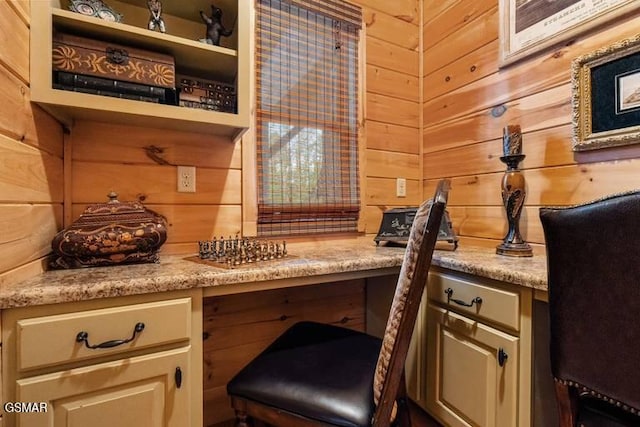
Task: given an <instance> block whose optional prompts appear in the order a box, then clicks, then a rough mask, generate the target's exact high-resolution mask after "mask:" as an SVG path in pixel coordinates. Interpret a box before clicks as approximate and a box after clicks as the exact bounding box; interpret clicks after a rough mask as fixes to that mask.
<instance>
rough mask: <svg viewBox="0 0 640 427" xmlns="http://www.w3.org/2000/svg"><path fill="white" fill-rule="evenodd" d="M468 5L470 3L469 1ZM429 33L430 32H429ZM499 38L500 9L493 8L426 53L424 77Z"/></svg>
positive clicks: (423, 58)
mask: <svg viewBox="0 0 640 427" xmlns="http://www.w3.org/2000/svg"><path fill="white" fill-rule="evenodd" d="M466 4H467V5H468V4H469V2H468V1H467V2H466ZM427 31H428V30H427ZM497 38H498V9H497V7H496V8H493V9H491V10H489V11H488V12H486V13H484V14H482V15H480V16H479V17H478V18H476V19H474V20H473V21H470V22H469V23H468V24H467V25H465V26H464V27H462V28H460V29H459V30H458V31H456V32H454V33H452V34H451V35H449V36H448V37H445V38H444V39H442V40H441V41H440V42H439V43H437V44H436V45H434V46H431V47H430V48H429V49H426V50H425V51H424V54H423V57H422V63H423V65H424V75H426V76H428V75H429V74H431V73H432V72H434V71H435V70H437V69H439V68H441V67H444V66H445V65H447V64H449V63H451V62H453V61H455V60H457V59H458V58H461V57H463V56H465V55H467V54H468V53H470V52H473V51H474V50H476V49H477V48H479V47H480V46H484V45H486V44H488V43H491V42H492V41H494V40H496V39H497Z"/></svg>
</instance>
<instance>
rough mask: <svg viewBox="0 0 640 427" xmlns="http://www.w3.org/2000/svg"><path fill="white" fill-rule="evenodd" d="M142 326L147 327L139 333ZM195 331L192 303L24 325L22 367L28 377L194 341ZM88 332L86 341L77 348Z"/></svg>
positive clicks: (103, 311)
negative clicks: (66, 365)
mask: <svg viewBox="0 0 640 427" xmlns="http://www.w3.org/2000/svg"><path fill="white" fill-rule="evenodd" d="M139 323H142V324H144V327H143V329H142V330H141V331H137V332H136V331H135V328H136V325H137V324H139ZM190 331H191V299H190V298H181V299H174V300H168V301H157V302H150V303H144V304H135V305H127V306H120V307H112V308H104V309H98V310H89V311H80V312H74V313H66V314H58V315H52V316H44V317H34V318H30V319H21V320H18V322H17V336H16V341H17V367H18V370H21V371H24V370H28V369H34V368H40V367H46V366H50V365H55V364H60V363H70V362H76V361H81V360H86V359H95V358H98V357H103V356H107V355H113V354H116V353H124V352H127V351H132V350H138V349H142V348H145V347H151V346H156V345H160V344H167V343H172V342H178V341H182V340H188V339H189V337H190ZM82 332H84V333H86V341H84V342H77V336H78V335H79V334H80V333H82ZM134 332H135V333H134ZM129 340H130V341H129ZM121 341H127V342H124V343H120V342H121ZM87 344H89V345H91V346H96V345H99V344H103V345H102V346H100V348H93V349H92V348H88V347H87Z"/></svg>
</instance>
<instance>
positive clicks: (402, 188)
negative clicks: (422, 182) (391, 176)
mask: <svg viewBox="0 0 640 427" xmlns="http://www.w3.org/2000/svg"><path fill="white" fill-rule="evenodd" d="M396 197H407V180H406V179H405V178H396Z"/></svg>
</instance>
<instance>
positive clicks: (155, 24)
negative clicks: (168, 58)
mask: <svg viewBox="0 0 640 427" xmlns="http://www.w3.org/2000/svg"><path fill="white" fill-rule="evenodd" d="M147 7H148V8H149V13H150V15H149V25H148V28H149V29H150V30H151V31H154V30H155V29H156V28H157V29H158V30H160V32H161V33H164V32H165V31H166V27H165V25H164V19H162V3H161V2H160V0H148V1H147Z"/></svg>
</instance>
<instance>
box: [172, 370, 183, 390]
mask: <svg viewBox="0 0 640 427" xmlns="http://www.w3.org/2000/svg"><path fill="white" fill-rule="evenodd" d="M173 378H174V379H175V380H176V387H177V388H180V387H182V369H180V366H178V367H177V368H176V372H175V374H174V375H173Z"/></svg>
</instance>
